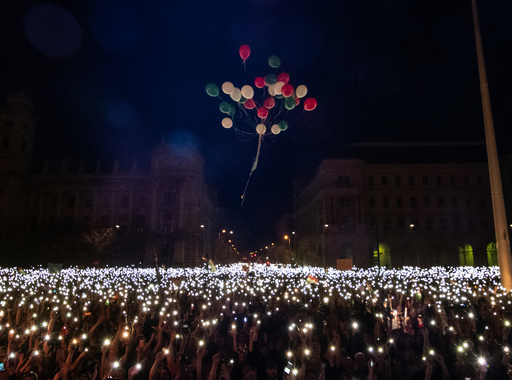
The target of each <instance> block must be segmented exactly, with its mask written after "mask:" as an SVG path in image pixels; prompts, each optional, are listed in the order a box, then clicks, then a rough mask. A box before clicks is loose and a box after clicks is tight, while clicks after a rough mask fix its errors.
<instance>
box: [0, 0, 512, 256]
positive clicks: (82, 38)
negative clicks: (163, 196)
mask: <svg viewBox="0 0 512 380" xmlns="http://www.w3.org/2000/svg"><path fill="white" fill-rule="evenodd" d="M479 11H480V23H481V28H482V34H483V43H484V49H485V55H486V57H485V58H486V64H487V75H488V79H489V87H490V93H491V101H492V108H493V116H494V122H495V129H496V135H497V139H498V142H499V146H500V152H507V153H508V145H509V141H510V140H509V136H510V132H509V130H510V124H511V121H512V76H511V75H510V71H511V68H512V23H511V22H510V20H512V2H509V1H503V0H486V1H485V2H484V1H480V2H479ZM243 44H247V45H249V46H250V47H251V50H252V53H251V56H250V57H249V58H248V59H247V61H246V64H245V66H244V65H243V64H242V60H241V58H240V56H239V54H238V49H239V47H240V46H241V45H243ZM0 52H1V53H0V97H1V98H3V99H5V97H6V95H7V94H8V93H9V92H17V91H24V92H25V93H26V94H28V95H30V96H32V97H33V99H34V104H35V107H36V110H37V113H38V115H39V118H40V121H39V124H38V130H37V135H36V155H37V156H39V157H50V156H60V157H70V158H86V159H87V158H89V159H93V160H95V159H96V158H106V159H107V158H108V159H112V160H113V159H114V158H120V159H126V158H131V157H133V156H136V157H140V158H142V157H144V156H146V157H147V156H148V155H149V152H150V151H151V149H152V148H153V147H155V145H156V144H157V143H158V142H159V141H160V139H161V137H162V136H165V137H166V138H167V139H168V140H172V141H193V142H195V143H196V144H197V146H198V148H199V150H200V151H201V153H202V154H203V156H204V157H205V162H206V174H207V178H208V180H209V181H211V183H213V184H214V185H215V186H216V187H217V188H218V190H219V199H220V201H221V204H222V206H223V207H225V208H226V210H227V211H228V215H230V217H231V225H230V226H228V228H230V229H233V230H235V232H238V231H241V232H240V234H239V236H240V238H241V239H242V240H244V241H245V242H246V244H245V245H244V247H245V248H246V249H255V248H259V246H254V245H253V246H250V245H251V244H249V241H251V242H253V243H254V244H255V245H257V244H260V245H265V244H268V243H269V242H270V241H274V240H275V239H276V238H277V237H276V236H274V226H275V221H276V220H277V219H278V217H279V216H281V215H282V214H283V213H285V212H290V211H291V206H292V204H291V188H292V179H293V178H296V177H300V176H304V175H307V174H308V173H311V172H312V171H313V170H314V169H315V168H316V166H317V165H318V164H319V162H320V160H321V159H322V158H323V157H326V156H328V155H334V154H335V153H336V152H337V151H338V150H339V149H340V148H341V147H342V146H343V145H345V144H348V143H351V142H372V141H446V140H458V141H461V140H483V139H484V128H483V122H482V113H481V100H480V92H479V81H478V71H477V61H476V52H475V42H474V32H473V24H472V15H471V1H470V0H450V1H447V0H429V1H411V0H357V1H354V0H337V1H317V2H314V1H309V2H305V1H286V0H258V1H257V0H252V1H244V0H237V1H227V0H226V1H214V0H211V1H181V2H178V1H171V0H151V1H142V0H128V1H122V0H87V1H55V2H36V1H24V0H2V1H1V2H0ZM270 55H277V56H278V57H279V58H280V59H281V63H282V64H281V68H279V69H277V70H276V69H272V68H271V67H270V66H269V65H268V64H267V58H268V57H269V56H270ZM281 71H284V72H287V73H288V74H289V75H290V78H291V79H290V82H291V83H292V84H293V85H294V86H297V85H299V84H304V85H306V86H307V87H308V96H312V97H314V98H316V99H317V101H318V106H317V108H316V109H315V110H314V111H311V112H305V111H303V108H302V104H300V105H299V106H298V107H297V108H296V109H294V110H291V111H289V112H288V114H287V115H286V120H287V121H288V122H289V124H290V127H289V128H288V130H286V131H284V132H282V133H280V134H279V135H277V136H273V135H269V136H265V138H264V139H263V144H262V148H261V154H260V159H259V163H258V168H257V170H256V171H254V173H253V175H252V177H251V181H250V183H249V186H248V189H247V193H246V197H247V198H246V201H245V203H244V205H243V207H240V197H241V195H242V193H243V190H244V187H245V184H246V181H247V178H248V176H249V173H250V168H251V166H252V162H253V159H254V157H255V154H256V149H257V138H256V134H255V133H254V125H251V124H250V123H244V122H243V120H242V119H238V120H236V121H235V123H236V124H235V125H236V127H237V128H238V130H239V131H242V132H245V133H243V134H242V133H237V132H235V130H234V129H230V130H226V129H224V128H223V127H222V126H221V120H222V118H223V117H224V116H225V115H224V114H222V113H221V112H220V111H219V103H220V100H218V99H216V98H212V97H210V96H208V95H207V94H206V92H205V85H206V84H207V83H209V82H213V83H216V84H217V85H218V86H219V87H220V86H221V85H222V83H223V82H225V81H230V82H232V83H233V84H234V85H235V86H237V87H242V86H243V85H245V84H251V85H252V84H253V80H254V78H255V77H257V76H265V75H267V74H270V73H276V74H277V73H279V72H281ZM258 91H260V92H259V93H260V94H261V93H262V90H258V89H256V93H258ZM223 99H224V100H226V99H227V100H229V97H228V96H226V95H223ZM256 242H257V244H256Z"/></svg>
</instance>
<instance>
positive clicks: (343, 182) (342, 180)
mask: <svg viewBox="0 0 512 380" xmlns="http://www.w3.org/2000/svg"><path fill="white" fill-rule="evenodd" d="M349 185H350V177H349V176H348V175H345V176H343V175H340V176H339V177H338V178H337V179H336V183H335V186H336V187H345V186H349Z"/></svg>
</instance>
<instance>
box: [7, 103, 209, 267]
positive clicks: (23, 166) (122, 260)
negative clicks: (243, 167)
mask: <svg viewBox="0 0 512 380" xmlns="http://www.w3.org/2000/svg"><path fill="white" fill-rule="evenodd" d="M32 109H33V107H32V104H31V101H30V99H28V98H27V97H25V96H19V95H17V96H10V97H9V98H8V99H7V104H6V105H5V106H4V107H3V108H2V109H1V111H0V136H1V138H2V140H1V145H0V251H1V254H2V257H3V258H4V261H5V259H6V257H10V258H14V257H16V259H17V260H21V259H23V258H25V256H27V255H28V256H30V255H33V253H34V252H36V253H37V255H40V257H39V258H38V257H32V258H31V259H32V262H34V259H35V261H38V262H44V261H45V260H48V261H69V262H70V263H73V262H75V263H78V262H80V263H81V262H83V263H84V264H87V265H92V264H93V261H100V263H101V264H105V263H107V264H108V262H107V261H108V260H103V262H102V261H101V260H102V257H103V256H105V257H106V256H107V253H108V254H109V255H110V256H109V257H110V260H113V261H114V262H115V263H119V264H123V265H126V264H139V263H140V264H146V265H154V264H155V263H158V264H159V265H160V264H164V265H168V266H195V265H200V264H201V263H202V262H203V260H202V257H205V256H208V255H209V253H211V250H212V245H211V244H212V236H213V232H212V231H214V230H215V231H216V229H217V227H214V226H213V224H214V221H215V220H216V216H217V213H218V208H217V205H216V200H215V199H216V198H215V195H214V194H212V193H211V192H210V191H209V189H208V187H207V185H206V183H205V180H204V174H203V167H204V162H203V159H202V157H201V155H200V154H199V153H198V151H197V149H195V148H194V147H190V146H187V147H181V146H177V145H173V144H169V143H166V142H165V141H163V140H162V142H161V143H160V144H159V145H158V146H157V147H156V148H155V149H154V150H153V152H152V154H151V162H150V165H149V168H141V167H138V165H137V162H136V161H133V163H131V165H128V166H129V167H125V166H122V165H120V164H119V162H118V161H115V162H114V163H113V165H111V166H110V168H107V169H105V168H104V166H105V165H102V163H101V162H100V161H98V162H97V163H96V165H93V167H92V168H91V167H87V165H85V164H84V162H80V163H78V164H75V163H71V162H66V161H65V160H61V161H58V162H44V163H43V164H42V165H37V164H38V163H33V162H32V149H33V144H34V129H35V125H36V120H37V118H36V116H35V115H34V113H33V110H32ZM106 166H108V165H106ZM86 237H89V239H87V238H86ZM59 251H61V254H60V255H59V254H58V252H59ZM20 255H21V256H20ZM23 255H25V256H23ZM11 261H12V260H11ZM11 264H15V265H19V264H16V263H14V262H13V263H11Z"/></svg>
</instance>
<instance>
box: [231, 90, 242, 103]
mask: <svg viewBox="0 0 512 380" xmlns="http://www.w3.org/2000/svg"><path fill="white" fill-rule="evenodd" d="M229 96H231V99H233V100H234V101H235V102H239V101H240V99H241V98H242V92H241V91H240V89H239V88H237V87H235V88H234V89H233V92H232V93H231V94H230V95H229Z"/></svg>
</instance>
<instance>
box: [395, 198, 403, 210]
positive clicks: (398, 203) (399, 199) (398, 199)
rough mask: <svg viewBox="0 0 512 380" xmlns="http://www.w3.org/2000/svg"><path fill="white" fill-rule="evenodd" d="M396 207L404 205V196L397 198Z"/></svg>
mask: <svg viewBox="0 0 512 380" xmlns="http://www.w3.org/2000/svg"><path fill="white" fill-rule="evenodd" d="M396 207H398V208H401V207H404V200H403V199H402V197H398V198H396Z"/></svg>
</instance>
